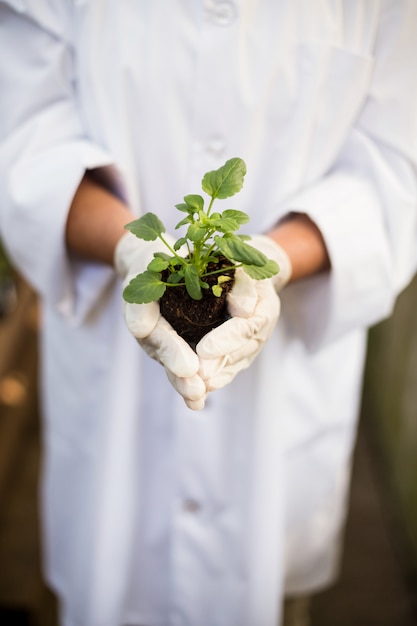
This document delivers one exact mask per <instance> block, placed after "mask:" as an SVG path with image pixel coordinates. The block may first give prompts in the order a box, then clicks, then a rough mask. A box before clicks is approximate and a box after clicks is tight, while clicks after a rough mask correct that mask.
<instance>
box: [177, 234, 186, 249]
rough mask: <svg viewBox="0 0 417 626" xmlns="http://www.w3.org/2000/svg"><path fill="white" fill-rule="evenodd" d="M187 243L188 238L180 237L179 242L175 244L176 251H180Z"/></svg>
mask: <svg viewBox="0 0 417 626" xmlns="http://www.w3.org/2000/svg"><path fill="white" fill-rule="evenodd" d="M186 243H187V238H186V237H180V238H179V239H177V241H176V242H175V243H174V250H175V251H177V250H179V249H180V248H181V247H182V246H184V245H185V244H186Z"/></svg>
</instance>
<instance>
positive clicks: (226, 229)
mask: <svg viewBox="0 0 417 626" xmlns="http://www.w3.org/2000/svg"><path fill="white" fill-rule="evenodd" d="M210 225H211V226H213V227H214V228H215V229H216V230H219V231H220V232H222V233H231V232H233V231H234V230H237V229H238V228H239V224H238V223H237V221H236V220H234V219H232V218H231V217H221V218H220V219H216V220H213V219H211V220H210Z"/></svg>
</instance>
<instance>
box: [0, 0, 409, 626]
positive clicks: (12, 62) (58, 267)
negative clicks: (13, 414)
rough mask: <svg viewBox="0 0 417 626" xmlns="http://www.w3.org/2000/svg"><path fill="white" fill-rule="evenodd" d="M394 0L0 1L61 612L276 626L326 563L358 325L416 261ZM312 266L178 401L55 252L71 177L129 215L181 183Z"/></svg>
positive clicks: (103, 623)
mask: <svg viewBox="0 0 417 626" xmlns="http://www.w3.org/2000/svg"><path fill="white" fill-rule="evenodd" d="M416 27H417V5H416V3H415V2H413V1H412V0H410V1H406V0H395V2H394V1H391V2H388V1H385V0H381V1H379V0H369V1H368V2H366V3H365V2H362V1H360V0H345V1H342V0H339V1H335V0H316V1H313V2H312V1H311V0H298V1H296V2H292V1H290V0H270V1H264V2H257V1H256V0H233V1H229V0H218V1H216V0H212V1H210V0H205V1H201V2H196V1H193V0H176V1H171V2H168V1H166V2H164V1H163V0H153V1H152V2H147V1H145V0H137V1H136V2H129V0H107V1H106V2H101V1H100V0H67V1H66V2H63V1H62V0H7V1H6V2H0V42H1V46H2V50H1V54H0V64H1V73H0V81H1V84H0V92H1V99H0V136H1V153H0V176H1V181H0V182H1V189H2V200H1V211H0V229H1V235H2V237H3V239H4V241H5V244H6V246H7V249H8V250H9V253H10V255H11V257H12V259H13V260H14V262H15V263H16V265H17V267H18V268H20V270H21V271H22V272H23V273H24V275H25V276H26V277H27V278H28V279H29V280H30V281H31V283H32V284H33V285H34V286H35V288H36V289H37V290H38V292H39V294H40V296H41V299H42V303H43V315H44V318H43V330H42V356H43V360H42V362H43V368H42V384H43V396H42V397H43V415H44V448H43V451H44V464H43V474H42V502H43V528H44V540H45V568H46V575H47V578H48V580H49V582H50V583H51V584H52V586H53V588H54V589H55V590H56V591H57V593H58V594H59V596H60V598H61V602H62V623H63V624H64V625H65V626H121V625H123V624H129V625H130V624H141V625H143V626H168V625H169V626H238V625H239V626H275V625H276V624H277V623H278V620H279V612H280V600H281V598H282V595H283V593H284V592H287V593H296V592H304V591H311V590H316V589H319V588H321V587H323V586H325V585H327V584H329V583H330V582H331V581H332V580H333V578H334V576H335V575H336V573H337V564H338V557H339V552H340V535H341V531H342V530H343V522H344V518H345V512H346V511H345V509H346V494H347V489H348V484H349V470H350V461H351V452H352V445H353V443H354V438H355V425H356V417H357V413H358V403H359V398H360V386H361V373H362V367H363V360H364V352H365V332H366V328H367V327H368V326H369V325H371V324H374V323H375V322H377V321H378V320H380V319H382V318H383V317H385V316H387V315H388V314H389V313H390V312H391V310H392V307H393V303H394V301H395V298H396V295H397V294H398V293H399V291H400V290H401V289H403V288H404V286H405V285H406V284H407V283H408V282H409V280H410V278H411V277H412V275H413V273H414V271H415V269H416V249H417V248H416V230H417V226H416V225H417V210H416V199H417V188H416V171H415V166H416V161H417V117H416V111H417V68H416V59H417V37H416ZM234 156H239V157H242V158H243V159H245V161H246V163H247V168H248V174H247V176H246V181H245V185H244V189H243V191H242V192H241V193H240V194H238V195H237V196H235V197H233V198H232V199H230V200H228V201H227V202H225V203H224V204H223V206H219V207H218V208H219V209H220V210H222V209H223V208H236V209H242V210H245V211H247V212H248V213H249V214H250V216H251V222H250V224H249V226H248V231H249V232H263V231H265V230H267V229H268V228H269V227H270V226H271V225H273V224H274V223H275V222H276V221H277V220H278V219H279V218H280V217H281V216H283V215H285V214H286V213H287V212H288V211H292V210H296V211H301V212H305V213H307V214H309V215H310V216H311V218H312V219H313V220H314V221H315V222H316V223H317V224H318V225H319V227H320V229H321V231H322V233H323V236H324V238H325V240H326V244H327V247H328V250H329V254H330V257H331V262H332V270H331V273H330V274H329V275H320V276H317V277H314V278H311V279H308V280H304V281H301V282H299V283H298V284H294V285H292V286H289V287H287V288H286V289H285V290H284V291H283V292H282V314H281V317H280V320H279V322H278V324H277V327H276V330H275V333H274V335H273V336H272V338H271V340H270V341H269V343H268V344H267V345H266V346H265V349H264V350H263V352H262V353H261V355H260V356H259V357H258V358H257V360H256V361H255V362H254V363H253V365H252V366H251V367H250V369H249V370H247V371H245V372H243V373H241V374H240V375H239V376H238V377H237V378H236V379H235V380H234V381H233V383H231V384H230V385H229V386H228V387H227V388H225V389H223V390H220V391H217V392H215V393H213V394H212V395H211V396H210V397H209V399H208V402H207V407H206V408H205V409H204V410H203V411H201V412H192V411H190V410H188V409H187V408H186V407H185V405H184V403H183V401H182V399H181V398H180V397H179V396H178V395H176V393H175V392H174V391H173V389H172V388H171V386H170V385H169V383H168V381H167V379H166V377H165V373H164V371H163V368H161V367H160V366H159V365H158V364H156V363H155V362H153V361H151V360H150V359H149V358H148V357H147V356H146V355H145V354H144V353H143V352H142V351H141V349H140V348H139V347H138V345H137V344H136V342H135V341H134V339H133V338H132V337H131V336H130V335H129V334H128V332H127V330H126V328H125V325H124V321H123V317H122V312H121V288H120V284H119V282H118V280H117V279H116V277H115V275H114V272H113V270H112V269H110V268H105V267H102V266H100V265H98V264H97V265H94V264H91V263H85V262H82V261H74V260H71V259H69V258H68V256H67V254H66V251H65V246H64V227H65V221H66V217H67V213H68V208H69V205H70V203H71V199H72V197H73V195H74V192H75V190H76V188H77V185H78V184H79V182H80V180H81V177H82V175H83V172H84V170H85V169H86V168H101V169H100V173H101V175H102V177H103V181H104V184H107V185H109V186H110V187H111V188H112V189H113V190H114V191H115V192H117V193H119V194H121V195H123V196H124V197H125V198H126V199H127V201H128V202H129V204H130V206H131V207H132V210H133V211H134V213H135V214H138V215H139V214H140V213H141V212H142V211H145V210H146V211H154V212H157V213H158V214H159V215H160V216H161V217H162V219H163V221H164V222H165V223H166V225H167V226H168V229H169V230H170V231H171V232H172V231H173V227H174V225H175V223H176V222H177V221H178V220H179V217H178V214H177V212H176V211H175V209H174V208H173V207H174V204H175V203H177V202H180V201H181V200H182V196H183V195H184V194H186V193H200V192H201V188H200V180H201V177H202V174H203V173H204V172H206V171H208V170H209V169H214V168H216V167H218V166H220V165H221V164H223V163H224V161H225V160H226V159H227V158H230V157H234Z"/></svg>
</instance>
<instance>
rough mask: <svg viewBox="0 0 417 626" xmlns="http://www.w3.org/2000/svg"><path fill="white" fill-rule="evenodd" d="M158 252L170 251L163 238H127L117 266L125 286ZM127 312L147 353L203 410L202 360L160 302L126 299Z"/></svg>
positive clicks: (188, 400)
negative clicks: (200, 363)
mask: <svg viewBox="0 0 417 626" xmlns="http://www.w3.org/2000/svg"><path fill="white" fill-rule="evenodd" d="M164 237H165V239H166V240H167V242H168V243H169V244H170V245H173V244H174V241H175V240H174V239H173V238H172V237H171V236H170V235H164ZM154 252H166V248H165V247H164V245H163V244H162V243H161V241H160V240H159V239H158V240H156V241H143V240H142V239H138V237H135V235H132V234H131V233H126V234H125V235H123V237H122V238H121V239H120V240H119V242H118V244H117V246H116V250H115V254H114V266H115V268H116V271H117V273H118V274H119V276H120V278H121V279H122V281H123V287H125V286H126V285H128V284H129V282H130V281H131V280H132V279H133V278H134V277H135V276H136V275H137V274H140V273H142V272H144V271H145V270H146V268H147V266H148V263H149V262H150V261H151V260H152V259H153V254H154ZM123 311H124V316H125V321H126V324H127V327H128V329H129V331H130V332H131V333H132V335H133V336H134V337H136V339H137V340H138V342H139V344H140V345H141V346H142V348H143V349H144V350H145V352H146V353H147V354H148V355H149V356H150V357H152V358H153V359H155V360H156V361H158V362H159V363H161V364H162V365H163V366H164V368H165V371H166V373H167V376H168V379H169V380H170V382H171V384H172V385H173V387H174V388H175V389H176V391H178V393H179V394H181V396H182V397H183V398H184V400H185V403H186V405H187V406H188V407H189V408H190V409H194V410H200V409H202V408H203V407H204V402H205V398H206V387H205V384H204V381H203V380H202V378H201V377H200V376H199V374H198V369H199V359H198V357H197V355H196V353H195V352H194V351H193V350H192V349H191V348H190V346H189V345H188V344H187V342H186V341H184V339H182V338H181V337H180V336H179V335H178V333H177V332H176V331H175V330H174V329H173V328H172V326H171V325H170V324H169V323H168V322H167V321H166V320H165V318H163V317H162V316H161V314H160V310H159V303H158V302H151V303H149V304H130V303H128V302H126V301H125V300H123Z"/></svg>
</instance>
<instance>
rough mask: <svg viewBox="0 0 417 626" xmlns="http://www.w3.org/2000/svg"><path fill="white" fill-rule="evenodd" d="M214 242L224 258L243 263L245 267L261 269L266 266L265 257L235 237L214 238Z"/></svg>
mask: <svg viewBox="0 0 417 626" xmlns="http://www.w3.org/2000/svg"><path fill="white" fill-rule="evenodd" d="M214 239H215V242H216V243H217V245H218V246H219V248H220V250H221V251H222V253H223V254H224V256H225V257H226V258H228V259H231V260H233V261H237V262H239V263H244V264H245V265H256V266H258V267H262V266H263V265H266V263H267V261H268V259H267V257H266V256H265V255H264V254H262V252H259V250H256V248H253V247H252V246H249V245H248V244H247V243H245V242H244V241H242V239H241V238H240V237H238V236H237V235H227V236H224V237H219V236H216V237H215V238H214Z"/></svg>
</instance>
